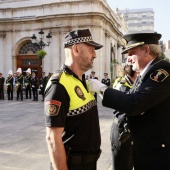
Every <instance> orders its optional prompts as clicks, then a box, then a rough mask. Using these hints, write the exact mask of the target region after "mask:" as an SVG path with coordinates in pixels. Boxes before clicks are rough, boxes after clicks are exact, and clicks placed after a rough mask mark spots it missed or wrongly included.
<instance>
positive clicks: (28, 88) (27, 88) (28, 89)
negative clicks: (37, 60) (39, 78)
mask: <svg viewBox="0 0 170 170" xmlns="http://www.w3.org/2000/svg"><path fill="white" fill-rule="evenodd" d="M24 79H25V80H24V83H25V95H26V99H28V94H29V99H31V69H30V68H28V69H27V70H26V76H25V78H24Z"/></svg>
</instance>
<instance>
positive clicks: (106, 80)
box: [102, 73, 110, 86]
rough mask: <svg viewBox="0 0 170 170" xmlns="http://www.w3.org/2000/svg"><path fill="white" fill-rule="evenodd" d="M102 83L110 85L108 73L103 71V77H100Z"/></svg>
mask: <svg viewBox="0 0 170 170" xmlns="http://www.w3.org/2000/svg"><path fill="white" fill-rule="evenodd" d="M102 83H103V84H105V85H106V86H110V79H109V78H108V73H104V78H103V79H102Z"/></svg>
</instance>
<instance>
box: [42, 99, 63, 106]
mask: <svg viewBox="0 0 170 170" xmlns="http://www.w3.org/2000/svg"><path fill="white" fill-rule="evenodd" d="M45 104H54V105H57V106H59V107H60V106H61V102H59V101H56V100H49V101H46V102H45Z"/></svg>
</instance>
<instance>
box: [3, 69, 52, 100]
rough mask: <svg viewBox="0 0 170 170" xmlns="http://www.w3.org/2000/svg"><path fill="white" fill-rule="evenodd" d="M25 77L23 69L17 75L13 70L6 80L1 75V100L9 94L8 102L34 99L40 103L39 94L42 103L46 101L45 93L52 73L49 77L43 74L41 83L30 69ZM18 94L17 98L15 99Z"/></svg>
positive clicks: (9, 72)
mask: <svg viewBox="0 0 170 170" xmlns="http://www.w3.org/2000/svg"><path fill="white" fill-rule="evenodd" d="M25 73H26V74H25V75H23V72H22V69H21V68H18V69H17V71H16V73H13V71H12V70H9V71H8V77H7V78H6V79H5V78H4V77H3V74H2V73H0V100H4V99H5V93H6V94H7V100H21V101H23V99H32V100H33V101H38V94H41V95H42V101H44V91H45V87H46V84H47V82H48V80H49V78H50V77H51V75H52V74H51V73H49V74H48V76H46V75H45V72H42V75H41V78H40V82H38V78H37V76H36V73H35V72H34V71H32V72H31V69H30V68H28V69H27V70H26V72H25ZM14 94H16V98H14Z"/></svg>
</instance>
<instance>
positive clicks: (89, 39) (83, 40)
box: [64, 36, 93, 47]
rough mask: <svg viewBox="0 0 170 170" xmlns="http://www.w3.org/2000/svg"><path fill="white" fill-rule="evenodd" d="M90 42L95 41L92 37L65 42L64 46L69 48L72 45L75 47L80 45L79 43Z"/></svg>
mask: <svg viewBox="0 0 170 170" xmlns="http://www.w3.org/2000/svg"><path fill="white" fill-rule="evenodd" d="M88 41H93V39H92V36H90V37H80V38H75V39H71V40H69V41H67V42H65V43H64V46H65V47H67V46H70V45H73V44H78V43H82V42H88Z"/></svg>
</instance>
